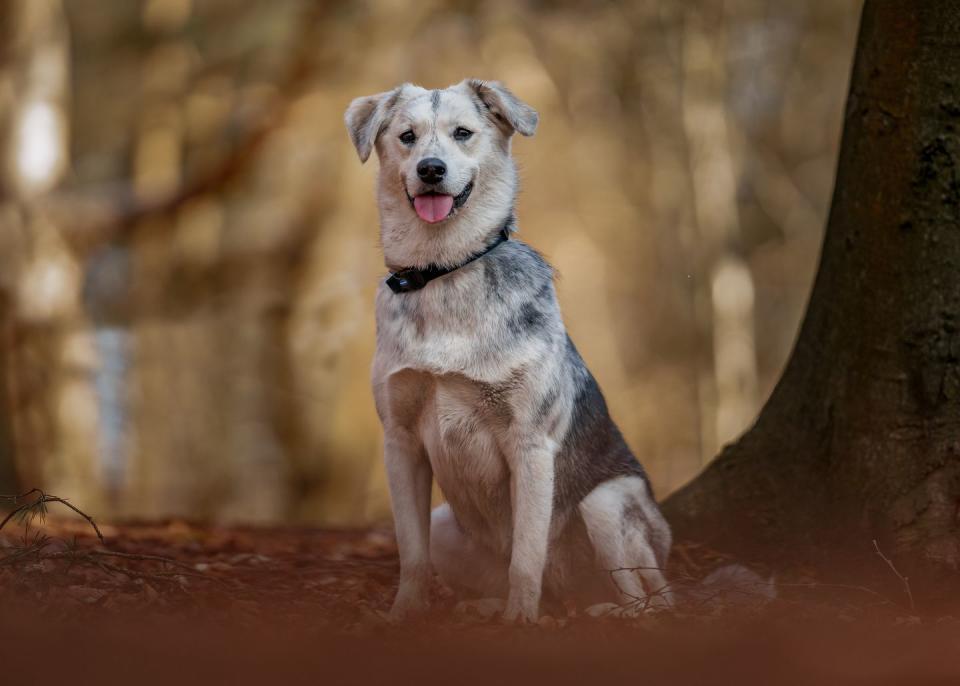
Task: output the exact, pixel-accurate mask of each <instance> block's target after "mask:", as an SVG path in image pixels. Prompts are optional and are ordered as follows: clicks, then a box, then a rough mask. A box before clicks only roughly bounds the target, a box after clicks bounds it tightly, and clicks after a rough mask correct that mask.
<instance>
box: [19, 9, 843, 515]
mask: <svg viewBox="0 0 960 686" xmlns="http://www.w3.org/2000/svg"><path fill="white" fill-rule="evenodd" d="M859 9H860V2H859V1H856V0H794V2H790V3H784V2H775V1H774V0H692V1H682V2H681V1H680V0H632V1H625V2H540V1H536V0H524V1H520V2H514V1H509V2H508V1H506V0H485V1H483V2H480V1H470V0H451V1H449V2H438V1H432V0H424V1H420V2H400V1H398V0H364V1H351V2H336V1H333V0H329V1H328V0H317V1H316V2H309V1H307V0H270V1H266V0H262V1H260V2H251V1H250V0H4V2H3V3H2V4H0V492H12V491H15V490H17V489H18V488H24V489H25V488H29V487H33V486H41V487H43V488H44V489H47V490H48V491H50V492H53V493H56V494H57V495H61V496H65V497H70V498H71V499H72V500H73V501H74V502H76V503H78V504H82V506H83V507H84V509H86V510H87V511H88V512H91V513H95V514H96V515H98V516H100V517H113V518H152V517H168V516H176V517H186V518H191V519H202V520H229V521H237V520H240V521H252V522H280V521H284V522H311V523H323V524H328V525H359V524H363V523H367V522H371V521H378V520H382V519H385V518H387V517H389V501H388V498H387V494H386V485H385V480H384V476H383V470H382V468H381V463H380V447H381V434H380V430H379V425H378V422H377V420H376V415H375V412H374V409H373V403H372V398H371V394H370V391H369V388H368V377H369V372H368V369H369V364H370V360H371V357H372V354H373V343H374V321H373V312H372V300H373V293H374V289H375V287H376V285H377V282H378V279H380V278H381V276H382V274H383V271H384V269H383V265H382V261H381V258H380V253H379V250H378V246H377V217H376V208H375V205H374V196H373V182H374V177H375V174H376V162H375V161H371V162H370V163H368V164H367V165H366V166H361V165H360V163H359V162H358V160H357V158H356V155H355V152H354V150H353V149H352V147H351V145H350V143H349V140H348V138H347V135H346V132H345V130H344V127H343V123H342V115H343V110H344V109H345V107H346V105H347V104H348V102H349V101H350V100H351V99H352V98H353V97H356V96H358V95H365V94H369V93H373V92H377V91H382V90H385V89H388V88H390V87H392V86H394V85H396V84H397V83H400V82H403V81H413V82H416V83H419V84H421V85H424V86H426V87H439V86H444V85H447V84H450V83H455V82H457V81H459V80H461V79H462V78H464V77H467V76H476V77H481V78H491V79H499V80H502V81H504V82H505V83H507V84H508V85H509V86H510V87H511V88H512V89H513V90H514V91H515V92H516V93H517V94H518V95H519V96H520V97H522V98H523V99H525V100H526V101H527V102H529V103H531V104H532V105H533V106H534V107H536V108H537V109H538V110H539V112H540V114H541V126H540V129H539V131H538V132H537V135H536V136H535V137H534V138H532V139H522V140H517V141H516V143H515V145H514V151H515V155H516V157H517V158H518V160H519V164H520V168H521V174H522V180H523V191H522V195H521V197H520V202H519V208H518V209H519V212H518V214H519V225H520V228H521V237H522V238H524V239H525V240H527V241H529V242H531V243H532V244H533V245H534V246H536V247H537V248H538V249H540V250H541V251H542V252H543V253H545V254H546V255H547V257H548V258H549V259H550V260H551V261H552V262H553V263H554V264H555V265H556V266H557V268H558V269H559V272H560V278H559V282H558V290H559V295H560V300H561V305H562V307H563V311H564V314H565V319H566V322H567V325H568V328H569V329H570V332H571V335H572V337H573V338H574V340H575V341H576V343H577V345H578V347H579V348H580V350H581V352H582V354H583V356H584V357H585V358H586V360H587V362H588V364H589V365H590V367H591V368H592V370H593V371H594V373H595V375H596V376H597V377H598V379H599V381H600V384H601V386H602V387H603V389H604V391H605V393H606V395H607V399H608V402H609V404H610V405H611V408H612V412H613V415H614V417H615V419H616V420H617V421H618V422H619V424H620V426H621V427H622V429H623V431H624V434H625V435H626V437H627V439H628V442H629V443H630V445H631V446H632V447H633V449H634V451H635V452H636V453H637V455H638V456H639V457H640V459H641V460H642V461H643V462H644V464H645V465H646V466H647V468H648V471H649V472H650V474H651V477H652V480H653V483H654V486H655V489H656V491H657V493H658V495H660V496H664V495H667V494H668V493H669V492H670V491H672V490H673V489H675V488H677V487H679V486H680V485H682V484H683V483H684V482H685V481H686V480H688V479H689V478H691V477H692V476H693V475H694V474H696V473H697V472H698V471H699V470H700V469H701V468H702V467H703V465H704V464H705V463H706V462H707V461H709V460H710V459H711V458H712V457H713V456H714V455H715V454H716V453H717V451H718V449H719V448H720V447H721V446H722V444H724V443H725V442H728V441H730V440H731V439H733V438H735V437H736V436H737V435H738V434H739V433H740V432H741V431H742V430H744V429H745V428H746V427H747V426H748V425H749V423H750V422H751V421H752V419H753V417H754V414H755V412H756V411H757V409H758V408H759V406H760V405H761V403H762V402H763V400H764V398H765V397H766V396H767V394H768V393H769V392H770V390H771V388H772V386H773V384H774V383H775V381H776V379H777V377H778V374H779V372H780V370H781V368H782V366H783V363H784V361H785V359H786V357H787V355H788V353H789V350H790V346H791V344H792V341H793V339H794V336H795V333H796V329H797V325H798V323H799V321H800V318H801V316H802V313H803V308H804V304H805V302H806V297H807V294H808V290H809V287H810V285H811V281H812V278H813V274H814V270H815V267H816V260H817V254H818V250H819V245H820V239H821V236H822V230H823V225H824V220H825V216H826V212H827V208H828V204H829V199H830V192H831V186H832V180H833V173H834V165H835V158H836V152H837V145H838V142H839V133H840V126H841V122H842V117H843V107H844V99H845V95H846V85H847V79H848V74H849V70H850V66H851V65H850V62H851V58H852V55H853V47H854V39H855V32H856V25H857V19H858V15H859Z"/></svg>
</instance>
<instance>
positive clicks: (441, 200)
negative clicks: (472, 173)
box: [407, 181, 473, 224]
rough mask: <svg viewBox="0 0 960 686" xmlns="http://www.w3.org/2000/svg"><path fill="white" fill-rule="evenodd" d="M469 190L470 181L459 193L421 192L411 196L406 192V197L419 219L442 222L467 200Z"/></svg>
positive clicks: (428, 221) (432, 222)
mask: <svg viewBox="0 0 960 686" xmlns="http://www.w3.org/2000/svg"><path fill="white" fill-rule="evenodd" d="M471 191H473V182H472V181H471V182H470V183H468V184H467V185H466V186H465V187H464V189H463V190H462V191H460V194H459V195H449V194H447V193H421V194H420V195H417V196H415V197H413V198H411V197H410V195H409V194H407V197H408V198H410V202H411V204H412V205H413V209H414V211H415V212H416V213H417V216H418V217H420V219H422V220H423V221H425V222H427V223H429V224H436V223H437V222H442V221H443V220H444V219H446V218H447V217H449V216H450V215H452V214H453V213H454V212H456V211H457V210H459V209H460V208H461V207H463V204H464V203H465V202H467V198H468V197H470V193H471Z"/></svg>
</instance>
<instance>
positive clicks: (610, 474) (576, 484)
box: [553, 336, 650, 512]
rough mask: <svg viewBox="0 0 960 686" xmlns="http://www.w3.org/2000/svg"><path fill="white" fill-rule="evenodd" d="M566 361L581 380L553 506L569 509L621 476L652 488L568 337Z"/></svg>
mask: <svg viewBox="0 0 960 686" xmlns="http://www.w3.org/2000/svg"><path fill="white" fill-rule="evenodd" d="M567 363H568V366H569V367H570V368H571V369H572V370H573V373H574V374H575V375H576V377H577V379H578V383H577V392H576V398H575V399H574V401H573V416H572V417H571V420H570V427H569V429H568V431H567V435H566V436H565V437H564V439H563V445H562V446H561V448H560V452H559V453H558V454H557V457H556V461H555V470H556V472H555V477H554V499H553V500H554V506H555V507H556V508H557V510H558V511H559V512H566V511H568V510H570V509H572V508H573V507H576V505H577V504H578V503H579V502H580V501H581V500H583V498H584V496H586V495H587V493H589V492H590V491H592V490H593V489H594V488H595V487H596V486H598V485H599V484H601V483H603V482H604V481H609V480H610V479H615V478H616V477H618V476H639V477H641V478H642V479H643V480H644V482H645V483H646V484H647V488H648V489H649V483H650V482H649V480H648V479H647V474H646V472H645V471H644V469H643V467H642V466H641V465H640V463H639V462H638V461H637V458H635V457H634V456H633V453H632V452H630V448H628V447H627V444H626V442H625V441H624V440H623V435H622V434H621V433H620V430H619V429H618V428H617V426H616V424H614V423H613V420H612V419H611V418H610V414H609V411H608V410H607V403H606V400H605V399H604V397H603V393H602V392H601V391H600V387H599V386H598V385H597V382H596V379H594V378H593V375H592V374H590V372H589V370H587V368H586V366H585V365H584V363H583V359H582V358H581V357H580V353H579V352H577V349H576V346H574V344H573V341H571V340H570V338H569V336H568V337H567Z"/></svg>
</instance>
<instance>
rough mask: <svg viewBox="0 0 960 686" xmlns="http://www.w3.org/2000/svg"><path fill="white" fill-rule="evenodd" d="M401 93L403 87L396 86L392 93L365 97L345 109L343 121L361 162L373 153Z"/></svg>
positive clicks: (386, 92)
mask: <svg viewBox="0 0 960 686" xmlns="http://www.w3.org/2000/svg"><path fill="white" fill-rule="evenodd" d="M404 85H406V84H404ZM402 91H403V86H398V87H397V88H394V89H393V90H392V91H385V92H383V93H377V94H376V95H366V96H364V97H362V98H357V99H356V100H354V101H353V102H351V103H350V106H349V107H347V111H346V113H345V114H344V115H343V119H344V121H345V122H346V124H347V131H349V132H350V140H351V141H353V145H354V147H355V148H356V149H357V154H358V155H359V156H360V161H361V162H366V161H367V159H369V157H370V153H371V152H372V151H373V145H374V143H376V142H377V137H378V136H379V135H380V133H381V132H382V131H383V129H384V128H386V126H387V124H388V123H389V121H390V114H391V113H392V112H393V107H394V105H396V103H397V100H398V99H399V98H400V93H401V92H402Z"/></svg>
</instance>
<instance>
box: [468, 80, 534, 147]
mask: <svg viewBox="0 0 960 686" xmlns="http://www.w3.org/2000/svg"><path fill="white" fill-rule="evenodd" d="M463 84H464V85H466V86H467V88H469V89H470V90H472V91H473V92H474V94H475V95H476V96H477V98H479V99H480V102H481V103H483V106H484V107H485V108H486V109H487V111H489V113H490V116H491V117H492V118H493V120H494V123H496V124H497V126H499V127H500V128H501V129H504V130H505V131H506V133H507V134H508V135H509V134H512V133H513V132H514V131H516V132H517V133H519V134H520V135H522V136H532V135H533V134H534V132H535V131H536V130H537V123H538V122H539V121H540V115H538V114H537V111H536V110H535V109H533V108H532V107H530V105H528V104H527V103H525V102H523V101H522V100H521V99H520V98H518V97H517V96H516V95H514V94H513V93H511V92H510V90H509V89H508V88H507V87H506V86H504V85H503V84H502V83H500V82H499V81H482V80H480V79H467V80H466V81H464V82H463Z"/></svg>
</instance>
